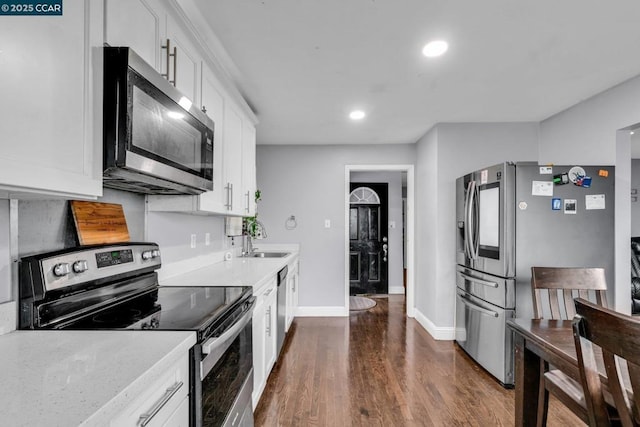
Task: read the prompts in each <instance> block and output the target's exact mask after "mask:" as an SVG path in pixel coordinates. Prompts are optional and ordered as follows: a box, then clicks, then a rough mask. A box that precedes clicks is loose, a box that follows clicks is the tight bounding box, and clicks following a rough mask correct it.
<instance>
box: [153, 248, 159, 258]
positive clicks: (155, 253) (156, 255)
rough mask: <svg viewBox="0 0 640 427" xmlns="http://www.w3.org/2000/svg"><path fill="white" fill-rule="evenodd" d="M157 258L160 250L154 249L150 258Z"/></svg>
mask: <svg viewBox="0 0 640 427" xmlns="http://www.w3.org/2000/svg"><path fill="white" fill-rule="evenodd" d="M159 256H160V250H158V249H154V250H153V251H151V257H152V258H158V257H159Z"/></svg>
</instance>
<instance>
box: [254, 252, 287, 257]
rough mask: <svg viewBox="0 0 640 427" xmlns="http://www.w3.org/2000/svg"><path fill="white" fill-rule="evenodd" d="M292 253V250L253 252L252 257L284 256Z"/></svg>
mask: <svg viewBox="0 0 640 427" xmlns="http://www.w3.org/2000/svg"><path fill="white" fill-rule="evenodd" d="M289 255H291V253H290V252H253V253H252V254H251V255H249V256H250V257H251V258H284V257H286V256H289Z"/></svg>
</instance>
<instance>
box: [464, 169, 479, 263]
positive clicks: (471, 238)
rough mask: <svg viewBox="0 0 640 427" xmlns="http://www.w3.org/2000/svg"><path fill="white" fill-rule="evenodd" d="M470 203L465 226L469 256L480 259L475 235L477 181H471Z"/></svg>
mask: <svg viewBox="0 0 640 427" xmlns="http://www.w3.org/2000/svg"><path fill="white" fill-rule="evenodd" d="M467 193H468V197H469V203H468V206H467V224H466V225H467V226H466V227H465V229H466V231H467V240H468V242H469V255H470V256H469V258H471V259H478V250H477V242H476V241H475V237H476V235H477V232H476V227H477V225H476V215H474V214H475V212H476V210H477V209H476V201H475V199H476V182H475V181H470V182H469V190H468V192H467Z"/></svg>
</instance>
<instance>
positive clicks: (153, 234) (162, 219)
mask: <svg viewBox="0 0 640 427" xmlns="http://www.w3.org/2000/svg"><path fill="white" fill-rule="evenodd" d="M206 233H209V234H210V244H209V246H206V244H205V243H206V242H205V235H206ZM192 234H195V235H196V247H195V248H191V235H192ZM147 239H148V240H149V241H152V242H156V243H158V244H159V245H160V248H161V249H162V262H163V264H165V265H166V264H168V263H172V262H176V261H182V260H185V259H189V258H193V257H195V256H200V255H205V254H208V253H212V252H217V251H221V250H223V249H226V248H227V247H230V246H229V244H228V243H227V238H226V237H225V235H224V217H218V216H204V215H202V216H199V215H189V214H181V213H164V212H149V213H148V214H147ZM236 242H237V244H239V245H242V241H241V240H240V239H238V240H237V241H236Z"/></svg>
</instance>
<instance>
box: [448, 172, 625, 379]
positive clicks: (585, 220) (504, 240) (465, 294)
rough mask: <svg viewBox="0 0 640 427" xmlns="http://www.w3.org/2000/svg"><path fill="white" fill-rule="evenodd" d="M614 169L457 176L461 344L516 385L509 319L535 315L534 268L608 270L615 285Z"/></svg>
mask: <svg viewBox="0 0 640 427" xmlns="http://www.w3.org/2000/svg"><path fill="white" fill-rule="evenodd" d="M613 208H614V167H613V166H582V167H581V166H539V165H537V164H536V163H533V162H526V163H524V162H523V163H501V164H498V165H495V166H491V167H488V168H484V169H481V170H478V171H476V172H473V173H470V174H467V175H465V176H463V177H460V178H458V179H457V180H456V240H457V249H456V263H457V265H456V287H457V289H456V341H457V343H458V344H459V345H460V347H462V348H463V349H464V350H465V351H466V352H467V353H468V354H469V355H470V356H471V357H472V358H473V359H475V360H476V361H477V362H478V363H479V364H480V365H482V366H483V367H484V368H485V369H486V370H487V371H488V372H489V373H491V374H492V375H493V376H495V377H496V378H497V379H498V380H499V381H500V382H501V383H502V384H503V385H505V386H511V385H513V383H514V372H513V369H514V354H513V352H514V349H513V338H512V333H511V332H510V331H509V330H508V329H507V327H506V321H507V320H508V319H510V318H512V317H523V318H532V317H533V306H532V292H531V267H532V266H544V267H603V268H604V269H605V272H606V276H607V283H608V284H609V287H611V286H612V285H613V283H614V280H613V279H614V276H613V272H614V270H613V268H614V267H613V264H614V210H613Z"/></svg>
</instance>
